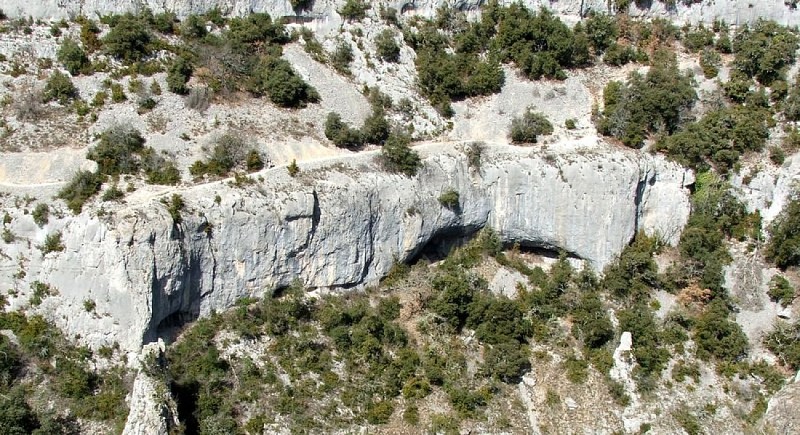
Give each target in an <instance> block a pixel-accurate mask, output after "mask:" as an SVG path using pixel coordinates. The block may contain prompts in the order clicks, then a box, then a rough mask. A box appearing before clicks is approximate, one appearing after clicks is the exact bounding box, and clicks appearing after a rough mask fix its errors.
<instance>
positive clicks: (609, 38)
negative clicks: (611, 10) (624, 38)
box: [584, 13, 619, 54]
mask: <svg viewBox="0 0 800 435" xmlns="http://www.w3.org/2000/svg"><path fill="white" fill-rule="evenodd" d="M584 23H585V27H586V35H587V36H588V37H589V42H590V43H591V45H592V48H594V50H595V53H597V54H600V53H602V52H604V51H605V50H606V49H607V48H608V47H610V46H611V44H612V43H614V42H615V41H616V40H617V37H618V36H619V27H618V26H617V19H616V17H614V16H612V15H606V14H596V13H591V14H590V15H589V18H588V19H586V20H585V21H584Z"/></svg>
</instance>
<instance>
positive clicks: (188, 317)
mask: <svg viewBox="0 0 800 435" xmlns="http://www.w3.org/2000/svg"><path fill="white" fill-rule="evenodd" d="M199 317H200V313H199V312H194V311H176V312H174V313H172V314H170V315H168V316H167V317H165V318H163V319H162V320H161V321H160V322H159V323H158V326H157V327H156V330H155V336H154V337H150V339H149V340H145V341H146V342H150V341H156V340H158V339H159V338H161V339H163V340H164V342H165V343H172V342H174V341H175V338H177V337H178V335H180V333H181V332H182V331H183V329H184V327H185V326H187V325H188V324H190V323H192V322H194V321H195V320H197V319H198V318H199Z"/></svg>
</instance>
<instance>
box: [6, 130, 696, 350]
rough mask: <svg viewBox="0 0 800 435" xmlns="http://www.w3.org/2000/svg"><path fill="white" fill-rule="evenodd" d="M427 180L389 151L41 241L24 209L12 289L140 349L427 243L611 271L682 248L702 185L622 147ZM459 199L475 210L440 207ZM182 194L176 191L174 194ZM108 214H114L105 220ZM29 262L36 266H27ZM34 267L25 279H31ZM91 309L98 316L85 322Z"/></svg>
mask: <svg viewBox="0 0 800 435" xmlns="http://www.w3.org/2000/svg"><path fill="white" fill-rule="evenodd" d="M417 149H419V150H420V151H421V153H422V155H423V156H424V167H423V168H422V169H421V170H420V172H419V174H418V175H417V176H415V177H413V178H409V177H405V176H402V175H396V174H389V173H387V172H385V171H382V170H380V169H379V168H378V167H377V165H376V163H375V159H376V157H377V154H376V153H362V154H359V155H354V156H349V157H345V158H338V159H328V160H326V161H321V162H316V163H315V162H308V163H306V164H303V165H302V166H301V168H302V171H301V173H300V174H299V175H298V176H297V177H296V178H292V177H290V176H289V175H288V173H287V171H286V169H285V168H283V167H279V168H274V169H270V170H266V171H263V172H262V173H261V174H260V175H261V176H263V179H264V181H259V180H258V176H252V178H253V180H254V181H255V183H254V184H247V185H243V186H239V187H236V186H233V185H232V183H231V182H230V181H222V182H215V183H209V184H204V185H198V186H193V187H188V188H185V189H182V190H181V189H178V190H177V191H176V193H177V194H180V195H181V196H182V197H183V200H184V202H185V203H186V208H185V209H184V210H183V211H182V212H181V215H182V222H181V223H180V224H176V223H173V219H172V217H171V216H170V214H169V212H168V211H167V208H166V206H165V205H164V204H163V203H162V201H161V200H162V199H168V197H169V196H170V195H169V194H166V195H162V196H161V197H159V196H158V195H154V196H152V197H149V198H145V199H141V198H140V199H139V200H137V201H135V202H136V203H135V204H133V203H132V204H130V205H112V203H108V202H105V203H102V204H96V205H93V206H90V207H88V208H87V210H85V211H84V212H83V213H82V214H81V215H78V216H74V217H73V216H65V217H63V218H62V219H55V218H52V219H51V222H50V223H48V224H47V225H45V227H44V228H41V229H40V228H38V227H37V226H36V225H35V224H34V223H33V221H32V219H31V217H30V216H29V215H27V216H26V215H24V214H22V213H21V211H19V210H17V212H18V213H19V214H18V215H14V216H13V217H14V219H13V221H12V223H11V224H10V229H11V231H13V232H14V234H16V235H17V237H18V240H20V242H18V243H15V244H12V245H9V246H6V247H5V249H4V252H5V254H6V255H5V257H3V259H0V270H3V273H2V274H1V275H0V287H2V286H4V287H3V288H14V289H17V291H18V293H17V296H16V297H13V298H11V303H12V305H13V306H24V305H25V303H26V301H27V299H28V296H29V294H28V293H29V292H30V291H29V285H30V283H31V282H33V281H36V280H38V281H41V282H44V283H47V284H50V285H51V286H53V287H54V288H57V290H58V295H57V296H53V297H50V298H46V299H45V301H44V303H43V304H42V306H41V307H39V308H38V310H39V311H41V312H43V313H45V314H46V315H47V316H48V317H49V318H51V319H53V320H54V321H55V322H56V323H57V324H58V325H59V326H60V327H62V328H63V329H64V330H65V331H68V332H70V333H72V334H80V336H81V339H82V340H83V341H84V342H86V343H87V344H89V345H92V346H99V345H101V344H103V343H113V342H114V341H117V342H119V344H120V345H121V346H122V347H123V349H126V350H131V351H136V350H138V348H139V346H141V345H142V343H146V342H149V341H153V340H155V339H156V338H157V337H158V334H159V333H160V332H159V330H160V328H162V327H165V326H169V325H174V323H175V322H180V321H183V320H186V319H192V318H195V317H196V316H197V315H205V314H208V313H210V312H211V311H213V310H223V309H225V308H228V307H230V306H232V305H233V304H234V303H235V301H236V300H237V299H239V298H241V297H244V296H261V295H263V294H269V293H270V292H272V291H273V290H275V289H277V288H281V287H285V286H288V285H290V284H291V283H292V281H293V280H295V279H299V280H300V281H301V282H302V283H303V284H304V285H306V286H309V287H336V288H350V287H354V286H359V285H363V284H367V283H370V282H375V281H376V280H378V279H380V278H382V277H383V276H384V275H385V274H386V273H387V272H388V271H389V269H390V268H391V267H392V265H393V263H394V262H395V261H403V260H409V259H412V258H413V257H415V256H416V255H418V254H420V252H422V250H423V249H424V248H425V246H426V245H428V244H429V243H430V244H434V245H435V244H438V243H440V242H441V241H443V240H446V239H448V238H452V237H460V236H463V235H467V234H470V233H472V232H475V231H477V230H479V229H480V228H483V227H487V226H488V227H492V228H494V229H495V230H496V231H497V232H498V234H499V235H500V237H501V238H502V239H503V240H504V241H505V242H508V243H520V244H521V245H523V246H525V245H529V246H535V247H542V248H551V249H564V250H566V251H567V252H569V253H571V254H572V255H575V256H577V257H579V258H583V259H585V260H587V261H588V262H589V263H590V264H591V265H592V266H594V267H595V268H598V269H602V268H603V267H604V266H605V265H606V264H608V263H609V262H610V261H612V260H613V258H614V257H615V256H616V255H618V254H619V252H620V251H621V250H622V249H623V247H624V246H625V245H626V244H627V243H628V242H630V240H631V239H632V237H633V236H634V234H635V233H636V232H637V231H639V230H644V231H646V232H648V233H652V234H660V235H662V237H664V238H665V239H666V240H667V241H669V242H673V243H674V242H676V241H677V237H678V236H679V231H680V229H681V228H682V227H683V225H684V224H685V222H686V220H687V218H688V215H689V199H688V190H687V188H686V187H687V186H688V185H689V184H691V183H692V182H693V181H694V180H693V176H692V174H691V172H689V171H687V170H685V169H683V168H681V167H680V166H678V165H676V164H673V163H669V162H666V161H664V160H663V159H661V158H660V157H654V156H651V155H646V154H642V153H639V152H634V151H630V150H622V149H619V148H612V147H609V146H606V145H602V143H600V144H599V145H598V146H597V147H595V148H587V149H574V150H572V151H564V152H558V153H557V152H553V151H546V150H544V149H543V148H541V147H537V148H522V147H514V146H508V145H490V146H486V147H485V148H484V151H483V154H482V156H481V165H480V169H477V168H471V167H469V165H468V162H467V156H466V154H465V152H464V149H465V146H464V145H453V144H447V145H441V144H433V145H427V146H420V147H418V148H417ZM449 189H453V190H455V191H457V192H458V193H459V197H460V199H459V204H460V205H459V207H458V209H456V210H451V209H448V208H445V207H443V206H442V205H441V204H440V203H439V200H438V198H439V196H440V195H441V194H442V193H443V192H445V191H447V190H449ZM169 192H170V193H172V192H173V190H170V191H169ZM101 208H102V209H103V212H104V213H101V214H102V216H101V217H97V210H99V209H101ZM55 231H61V232H62V241H63V244H64V246H65V249H64V251H63V252H52V253H48V254H46V255H42V254H41V253H40V252H39V250H38V249H36V248H35V246H36V245H40V244H41V242H42V241H43V239H44V237H45V236H46V235H47V234H52V233H53V232H55ZM21 259H24V260H25V261H24V262H23V261H22V260H21ZM18 268H24V270H25V274H24V276H22V277H21V278H20V277H19V276H18V274H15V272H16V271H18ZM86 300H92V301H94V302H95V303H96V308H94V309H93V310H91V311H88V310H85V309H84V304H85V301H86Z"/></svg>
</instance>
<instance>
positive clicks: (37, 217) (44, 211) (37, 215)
mask: <svg viewBox="0 0 800 435" xmlns="http://www.w3.org/2000/svg"><path fill="white" fill-rule="evenodd" d="M31 216H32V217H33V222H35V223H36V225H38V226H39V228H41V227H43V226H44V225H45V224H46V223H47V222H48V220H49V217H50V207H49V206H48V205H47V204H45V203H43V202H40V203H39V204H36V208H34V209H33V212H32V213H31Z"/></svg>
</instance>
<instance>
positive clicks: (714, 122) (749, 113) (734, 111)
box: [656, 106, 769, 173]
mask: <svg viewBox="0 0 800 435" xmlns="http://www.w3.org/2000/svg"><path fill="white" fill-rule="evenodd" d="M768 117H769V114H768V112H766V111H764V110H761V109H759V108H752V107H747V106H736V107H732V108H723V109H719V110H714V111H711V112H708V113H706V115H705V116H704V117H703V118H702V119H701V120H700V121H698V122H694V123H691V124H688V125H686V126H685V128H683V129H682V130H680V131H678V132H676V133H675V134H673V135H672V136H670V137H667V138H663V139H661V140H659V141H658V142H657V143H656V148H657V149H660V150H664V151H666V153H667V154H668V155H669V156H671V157H672V158H674V159H675V160H677V161H679V162H680V163H682V164H684V165H686V166H689V167H692V168H695V169H697V170H701V171H702V170H706V169H708V168H710V167H713V168H715V169H716V170H717V171H719V172H722V173H726V172H728V171H729V170H730V169H732V168H733V167H734V166H735V165H736V163H737V162H738V161H739V158H740V157H741V156H742V155H743V154H744V153H746V152H748V151H760V150H761V149H762V148H763V147H764V145H765V143H766V140H767V138H768V137H769V129H768V127H767V122H768Z"/></svg>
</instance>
